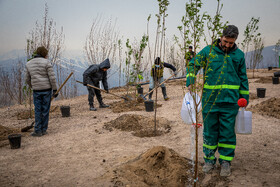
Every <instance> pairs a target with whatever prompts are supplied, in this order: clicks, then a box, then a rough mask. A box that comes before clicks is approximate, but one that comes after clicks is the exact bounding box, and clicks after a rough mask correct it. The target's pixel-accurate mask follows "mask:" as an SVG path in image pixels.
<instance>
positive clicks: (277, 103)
mask: <svg viewBox="0 0 280 187" xmlns="http://www.w3.org/2000/svg"><path fill="white" fill-rule="evenodd" d="M249 110H251V111H253V112H257V113H259V114H261V115H267V116H271V117H274V118H277V119H280V98H275V97H273V98H270V99H268V100H266V101H263V102H261V103H259V104H256V105H255V106H252V107H251V108H250V109H249Z"/></svg>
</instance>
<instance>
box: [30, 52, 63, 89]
mask: <svg viewBox="0 0 280 187" xmlns="http://www.w3.org/2000/svg"><path fill="white" fill-rule="evenodd" d="M25 81H26V83H27V84H28V85H29V86H30V87H32V89H33V91H47V90H57V87H56V79H55V74H54V71H53V67H52V64H51V62H50V61H49V60H47V59H45V58H43V57H40V56H36V57H35V58H33V59H32V60H30V61H28V62H27V63H26V65H25Z"/></svg>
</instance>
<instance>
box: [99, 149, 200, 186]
mask: <svg viewBox="0 0 280 187" xmlns="http://www.w3.org/2000/svg"><path fill="white" fill-rule="evenodd" d="M192 170H193V166H192V162H191V161H190V160H188V159H187V158H184V157H181V156H180V155H179V154H178V153H176V152H175V151H174V150H172V149H168V148H166V147H163V146H157V147H153V148H151V149H149V150H148V151H146V152H145V153H143V154H141V155H140V156H138V157H137V158H135V159H133V160H130V161H128V162H127V163H125V164H122V165H120V166H119V167H118V168H115V169H111V170H109V171H107V172H106V173H105V174H104V175H102V176H101V177H98V178H96V179H94V182H96V184H97V186H98V185H104V184H106V185H105V186H134V187H138V186H139V187H145V186H147V187H148V186H191V185H192V181H193V179H192V178H193V174H192V172H191V171H192ZM203 178H204V174H203V173H202V172H201V171H199V179H200V180H203Z"/></svg>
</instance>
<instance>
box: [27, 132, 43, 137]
mask: <svg viewBox="0 0 280 187" xmlns="http://www.w3.org/2000/svg"><path fill="white" fill-rule="evenodd" d="M30 135H31V136H36V137H40V136H42V135H43V134H42V133H41V132H38V133H36V132H32V133H31V134H30Z"/></svg>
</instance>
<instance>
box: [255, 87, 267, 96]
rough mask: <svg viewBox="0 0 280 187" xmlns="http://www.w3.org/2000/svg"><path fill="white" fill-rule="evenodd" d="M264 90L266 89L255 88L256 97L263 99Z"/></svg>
mask: <svg viewBox="0 0 280 187" xmlns="http://www.w3.org/2000/svg"><path fill="white" fill-rule="evenodd" d="M265 90H266V88H257V96H258V97H259V98H264V97H265Z"/></svg>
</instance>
